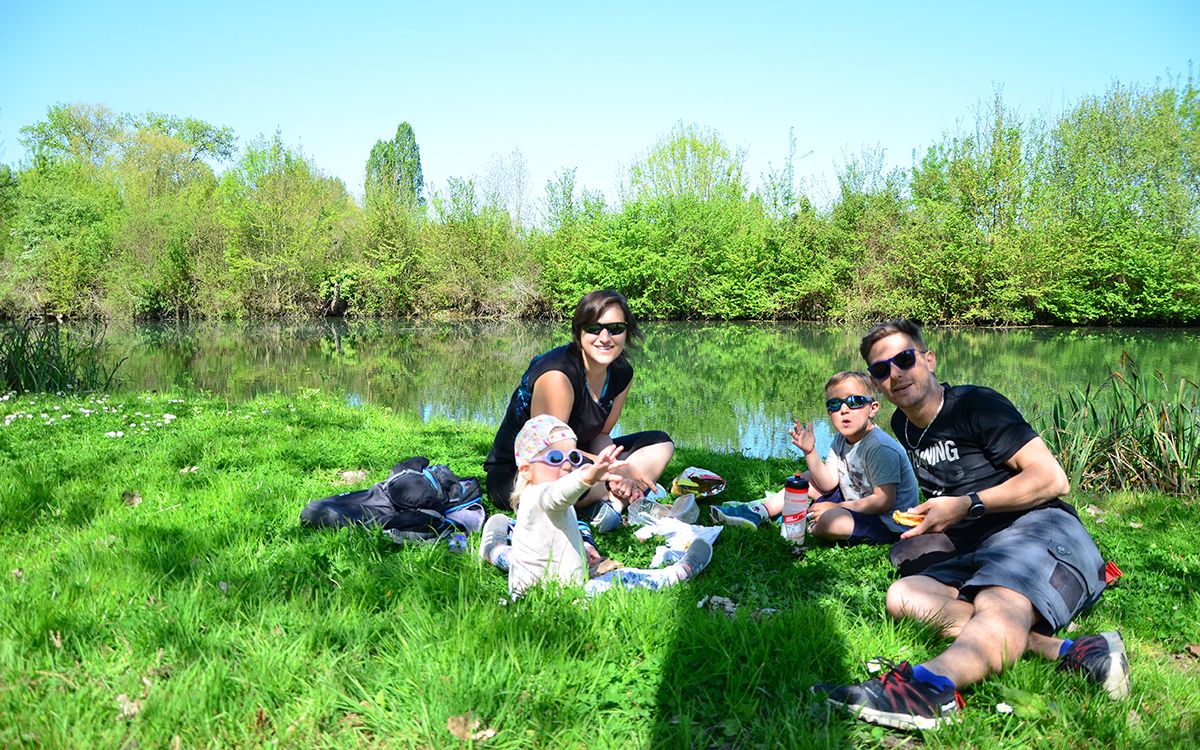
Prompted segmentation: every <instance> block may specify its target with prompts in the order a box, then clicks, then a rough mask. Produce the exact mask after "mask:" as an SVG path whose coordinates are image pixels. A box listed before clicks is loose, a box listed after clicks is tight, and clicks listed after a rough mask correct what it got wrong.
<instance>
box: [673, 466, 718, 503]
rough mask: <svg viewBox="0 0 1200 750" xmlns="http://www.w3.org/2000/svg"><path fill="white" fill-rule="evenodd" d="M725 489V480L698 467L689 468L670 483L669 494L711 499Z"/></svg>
mask: <svg viewBox="0 0 1200 750" xmlns="http://www.w3.org/2000/svg"><path fill="white" fill-rule="evenodd" d="M723 489H725V480H724V479H723V478H722V477H721V476H720V475H718V474H715V473H713V472H711V471H709V470H708V469H701V468H700V467H698V466H689V467H687V468H686V469H684V470H683V471H681V472H680V473H679V476H677V477H675V480H674V481H672V482H671V494H672V495H675V496H676V497H679V496H681V495H689V494H690V495H695V496H696V498H697V499H698V498H702V497H712V496H713V495H716V494H717V493H719V492H720V491H721V490H723Z"/></svg>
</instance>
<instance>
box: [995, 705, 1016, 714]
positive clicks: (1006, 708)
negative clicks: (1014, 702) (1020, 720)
mask: <svg viewBox="0 0 1200 750" xmlns="http://www.w3.org/2000/svg"><path fill="white" fill-rule="evenodd" d="M996 710H997V711H998V712H1000V713H1002V714H1011V713H1012V712H1013V707H1012V706H1010V705H1008V704H1007V703H997V704H996Z"/></svg>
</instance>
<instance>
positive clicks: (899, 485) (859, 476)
mask: <svg viewBox="0 0 1200 750" xmlns="http://www.w3.org/2000/svg"><path fill="white" fill-rule="evenodd" d="M831 461H832V462H833V466H835V467H836V468H837V471H838V486H839V487H840V488H841V490H842V497H843V498H845V499H846V500H858V499H860V498H862V497H864V496H866V495H869V494H871V492H872V491H873V490H874V489H875V488H876V487H877V486H879V485H881V484H894V485H896V506H895V508H893V510H908V509H909V508H911V507H913V506H914V505H919V504H920V499H921V498H920V492H919V490H918V489H917V478H916V476H915V475H914V474H913V470H912V464H910V463H909V462H908V456H907V455H906V454H905V452H904V449H903V448H901V447H900V443H898V442H896V439H895V438H894V437H892V436H891V435H889V434H887V433H886V432H884V431H883V430H881V429H879V427H872V428H871V429H870V430H867V434H866V435H864V436H863V439H862V440H859V441H858V442H857V443H855V444H854V445H850V444H849V443H847V442H846V438H845V436H844V435H842V434H841V433H838V434H837V435H834V436H833V443H832V444H831V445H830V446H829V455H828V456H827V457H826V458H825V462H826V463H827V464H828V463H829V462H831ZM879 518H880V519H881V520H882V521H883V523H884V524H885V525H886V526H887V527H888V528H889V529H891V530H892V531H901V532H902V531H907V530H908V529H907V528H906V527H904V526H901V525H900V524H898V523H896V522H895V521H893V520H892V514H891V511H888V512H887V513H884V514H881V515H880V516H879Z"/></svg>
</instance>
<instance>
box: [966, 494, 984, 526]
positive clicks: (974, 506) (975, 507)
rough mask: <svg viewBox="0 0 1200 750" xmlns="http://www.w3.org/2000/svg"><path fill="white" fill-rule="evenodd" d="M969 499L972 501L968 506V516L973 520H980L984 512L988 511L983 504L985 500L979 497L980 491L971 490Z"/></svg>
mask: <svg viewBox="0 0 1200 750" xmlns="http://www.w3.org/2000/svg"><path fill="white" fill-rule="evenodd" d="M967 499H968V500H970V501H971V505H970V506H969V507H968V508H967V518H968V519H969V520H971V521H978V520H979V519H980V518H983V514H984V513H987V508H985V507H984V506H983V501H982V500H980V499H979V493H978V492H971V493H969V494H968V495H967Z"/></svg>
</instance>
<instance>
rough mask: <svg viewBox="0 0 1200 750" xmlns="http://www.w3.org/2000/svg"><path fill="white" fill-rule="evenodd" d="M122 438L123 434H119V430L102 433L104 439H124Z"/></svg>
mask: <svg viewBox="0 0 1200 750" xmlns="http://www.w3.org/2000/svg"><path fill="white" fill-rule="evenodd" d="M124 436H125V433H123V432H121V431H120V430H114V431H113V432H106V433H104V437H106V438H119V437H124Z"/></svg>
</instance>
